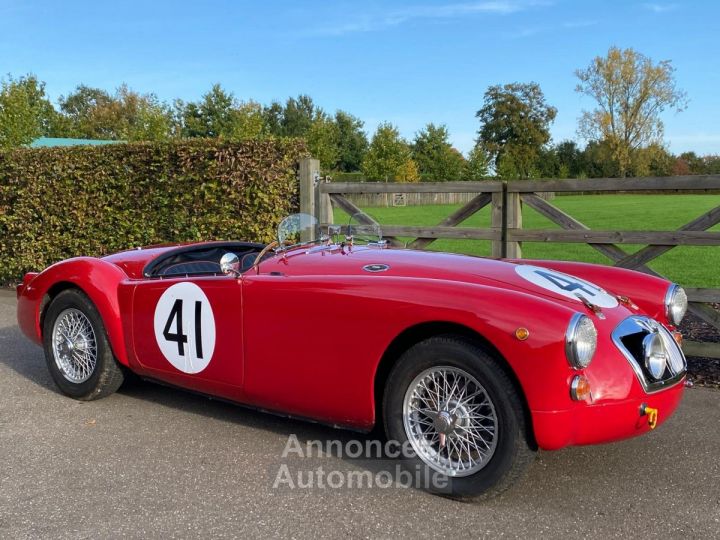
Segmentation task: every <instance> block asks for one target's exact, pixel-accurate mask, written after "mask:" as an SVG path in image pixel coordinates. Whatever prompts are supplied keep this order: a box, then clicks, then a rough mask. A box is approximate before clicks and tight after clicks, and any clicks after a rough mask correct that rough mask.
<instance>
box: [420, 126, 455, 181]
mask: <svg viewBox="0 0 720 540" xmlns="http://www.w3.org/2000/svg"><path fill="white" fill-rule="evenodd" d="M448 138H449V134H448V130H447V127H445V126H444V125H440V126H436V125H435V124H433V123H430V124H428V125H427V126H425V128H424V129H422V130H421V131H419V132H418V133H417V134H416V135H415V141H414V142H413V146H412V153H413V159H414V160H415V162H416V163H417V165H418V168H419V169H420V174H421V175H422V176H423V178H424V179H425V180H430V181H433V182H437V181H442V180H460V179H461V177H462V174H463V171H464V169H465V158H464V157H463V156H462V154H461V153H460V152H458V151H457V150H456V149H455V148H453V147H452V145H451V144H450V142H449V141H448Z"/></svg>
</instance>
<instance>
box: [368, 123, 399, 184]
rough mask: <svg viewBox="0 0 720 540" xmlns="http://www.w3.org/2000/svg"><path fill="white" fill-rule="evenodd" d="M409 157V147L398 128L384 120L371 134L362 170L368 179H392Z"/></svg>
mask: <svg viewBox="0 0 720 540" xmlns="http://www.w3.org/2000/svg"><path fill="white" fill-rule="evenodd" d="M409 158H410V148H409V147H408V144H407V143H406V142H405V141H404V140H403V139H402V138H401V137H400V132H399V131H398V129H397V128H396V127H395V126H393V125H392V124H390V123H389V122H384V123H382V124H380V125H379V126H378V128H377V130H376V131H375V134H374V135H373V138H372V142H371V143H370V148H369V149H368V151H367V153H366V154H365V159H363V164H362V172H363V173H364V174H365V177H366V178H367V179H368V180H384V181H386V182H388V181H392V180H393V179H394V178H395V176H396V174H397V173H398V171H399V169H400V167H401V166H403V165H404V164H405V162H406V161H407V160H408V159H409Z"/></svg>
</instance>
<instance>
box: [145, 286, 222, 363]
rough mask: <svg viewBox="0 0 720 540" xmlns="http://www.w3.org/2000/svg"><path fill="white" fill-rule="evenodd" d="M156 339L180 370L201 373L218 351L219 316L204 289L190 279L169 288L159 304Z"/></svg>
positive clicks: (156, 313) (169, 360)
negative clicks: (216, 348)
mask: <svg viewBox="0 0 720 540" xmlns="http://www.w3.org/2000/svg"><path fill="white" fill-rule="evenodd" d="M154 325H155V339H156V340H157V344H158V347H160V351H162V353H163V356H165V358H166V359H167V361H168V362H170V363H171V364H172V365H173V366H175V367H176V368H177V369H179V370H180V371H183V372H185V373H200V372H201V371H202V370H203V369H205V368H206V367H207V366H208V364H209V363H210V359H211V358H212V355H213V351H214V350H215V318H214V317H213V312H212V308H211V307H210V301H209V300H208V298H207V296H205V293H204V292H203V290H202V289H201V288H200V287H198V286H197V285H195V284H194V283H190V282H187V281H185V282H182V283H176V284H175V285H173V286H171V287H168V288H167V290H166V291H165V292H164V293H163V294H162V296H161V297H160V300H158V303H157V305H156V306H155V319H154Z"/></svg>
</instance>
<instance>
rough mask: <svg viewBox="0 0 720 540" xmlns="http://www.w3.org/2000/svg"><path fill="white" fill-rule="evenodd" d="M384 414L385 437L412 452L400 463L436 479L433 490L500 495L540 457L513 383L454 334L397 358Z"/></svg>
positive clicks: (489, 358)
mask: <svg viewBox="0 0 720 540" xmlns="http://www.w3.org/2000/svg"><path fill="white" fill-rule="evenodd" d="M443 381H444V382H443ZM383 411H384V421H385V431H386V434H387V436H388V438H389V439H390V440H394V441H398V443H400V444H403V445H404V447H405V448H412V449H413V451H412V452H410V454H411V455H407V453H404V454H403V466H404V467H405V468H406V469H407V470H408V471H409V472H411V473H412V474H413V475H416V474H417V473H418V471H421V473H422V476H420V477H421V478H426V479H427V478H430V479H433V478H435V479H437V481H431V482H430V483H429V485H427V484H426V485H423V486H422V487H423V488H424V489H427V490H428V491H431V492H433V493H437V494H442V495H445V496H450V497H454V498H490V497H493V496H496V495H498V494H500V493H502V492H503V491H505V490H506V489H508V488H509V487H510V486H511V485H512V484H513V483H515V482H516V481H517V480H518V479H519V478H520V477H521V476H522V475H523V473H524V472H525V470H526V469H527V467H528V465H529V464H530V463H531V462H532V461H533V459H534V457H535V451H534V450H533V448H532V447H531V444H530V443H529V441H528V431H527V419H526V417H525V411H524V407H523V403H522V400H521V398H520V396H519V395H518V391H517V390H516V387H515V385H514V384H513V382H512V381H511V380H510V378H509V376H508V375H507V374H506V373H505V371H504V370H503V369H502V367H501V366H500V365H499V363H498V361H497V360H496V359H495V358H494V357H492V356H491V355H489V354H488V353H487V352H486V351H484V350H483V349H481V348H480V347H478V346H477V345H475V344H474V343H471V342H469V341H466V340H463V339H461V338H458V337H455V336H438V337H433V338H430V339H428V340H426V341H423V342H421V343H418V344H416V345H415V346H413V347H411V348H410V349H408V350H407V351H406V352H405V353H404V354H403V355H402V356H401V357H400V359H399V360H398V362H397V364H396V365H395V366H394V368H393V370H392V371H391V373H390V375H389V377H388V382H387V385H386V387H385V395H384V399H383ZM428 475H429V476H428ZM415 477H416V478H417V477H418V476H415Z"/></svg>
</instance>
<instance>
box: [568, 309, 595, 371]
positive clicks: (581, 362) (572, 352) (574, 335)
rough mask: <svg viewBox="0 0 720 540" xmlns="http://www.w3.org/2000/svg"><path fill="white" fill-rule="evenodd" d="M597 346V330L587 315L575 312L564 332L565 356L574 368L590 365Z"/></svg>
mask: <svg viewBox="0 0 720 540" xmlns="http://www.w3.org/2000/svg"><path fill="white" fill-rule="evenodd" d="M596 348H597V330H596V329H595V325H594V324H593V322H592V321H591V320H590V318H589V317H587V316H585V315H583V314H582V313H575V314H574V315H573V316H572V319H570V324H569V325H568V329H567V331H566V332H565V356H567V359H568V362H570V365H571V366H572V367H574V368H575V369H584V368H586V367H588V365H590V361H591V360H592V357H593V355H594V354H595V349H596Z"/></svg>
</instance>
